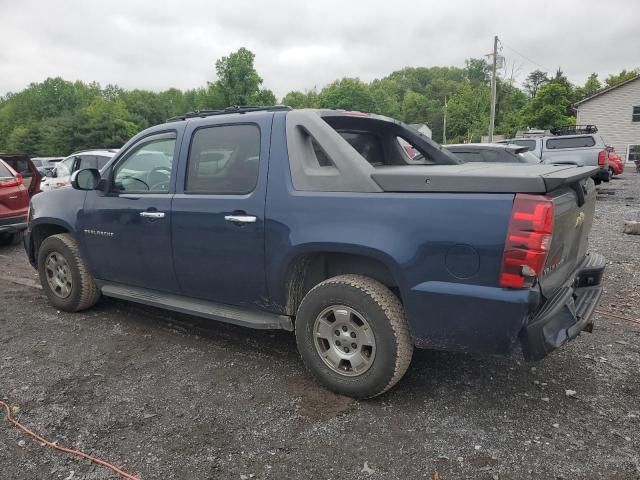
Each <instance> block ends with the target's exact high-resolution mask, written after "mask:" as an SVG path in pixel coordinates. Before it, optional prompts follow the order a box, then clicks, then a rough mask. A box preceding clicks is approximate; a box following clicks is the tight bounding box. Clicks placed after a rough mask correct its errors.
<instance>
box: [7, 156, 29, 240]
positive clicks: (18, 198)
mask: <svg viewBox="0 0 640 480" xmlns="http://www.w3.org/2000/svg"><path fill="white" fill-rule="evenodd" d="M28 208H29V191H28V190H27V188H26V187H25V186H24V185H23V183H22V175H20V174H19V173H18V172H16V171H15V170H14V169H13V168H12V167H11V166H10V165H9V164H8V163H7V162H5V161H3V160H0V245H7V244H17V243H19V242H20V241H21V240H22V234H23V232H24V230H25V229H26V228H27V210H28Z"/></svg>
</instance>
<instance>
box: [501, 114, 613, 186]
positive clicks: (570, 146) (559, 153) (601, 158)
mask: <svg viewBox="0 0 640 480" xmlns="http://www.w3.org/2000/svg"><path fill="white" fill-rule="evenodd" d="M597 132H598V129H597V127H596V126H595V125H571V126H569V127H559V128H555V129H551V130H550V132H549V133H543V134H524V135H523V136H521V137H516V138H510V139H508V140H502V141H501V142H499V143H511V144H516V145H521V146H523V147H527V148H528V149H529V151H530V152H531V153H533V154H534V155H535V156H536V157H538V158H539V159H540V160H541V161H542V163H552V164H566V163H568V164H572V165H580V166H589V167H591V166H592V167H598V170H597V171H596V172H595V173H594V175H593V176H592V178H593V180H594V181H595V183H596V185H598V184H600V183H601V182H608V181H609V152H608V151H607V147H606V145H605V143H604V140H603V139H602V137H601V136H600V135H599V134H598V133H597Z"/></svg>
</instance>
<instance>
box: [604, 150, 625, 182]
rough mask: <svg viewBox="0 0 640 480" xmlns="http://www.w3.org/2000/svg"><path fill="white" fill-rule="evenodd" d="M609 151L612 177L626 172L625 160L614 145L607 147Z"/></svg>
mask: <svg viewBox="0 0 640 480" xmlns="http://www.w3.org/2000/svg"><path fill="white" fill-rule="evenodd" d="M607 150H608V152H609V174H610V176H611V177H613V176H614V175H622V174H623V173H624V162H623V161H622V159H621V158H620V156H619V155H618V154H617V153H616V151H615V149H614V148H613V147H608V148H607Z"/></svg>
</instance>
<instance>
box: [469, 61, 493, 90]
mask: <svg viewBox="0 0 640 480" xmlns="http://www.w3.org/2000/svg"><path fill="white" fill-rule="evenodd" d="M464 72H465V77H466V78H467V80H468V81H469V83H471V84H472V85H487V84H488V83H489V80H490V78H491V77H490V75H491V67H490V66H489V64H488V63H487V61H486V60H485V59H484V58H469V59H467V60H465V69H464Z"/></svg>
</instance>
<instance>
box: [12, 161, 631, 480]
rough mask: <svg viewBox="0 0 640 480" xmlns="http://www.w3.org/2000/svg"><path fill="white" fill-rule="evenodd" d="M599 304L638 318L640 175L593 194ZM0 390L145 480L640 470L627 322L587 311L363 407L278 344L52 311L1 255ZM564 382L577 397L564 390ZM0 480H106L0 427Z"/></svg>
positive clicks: (168, 324)
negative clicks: (531, 358) (548, 350)
mask: <svg viewBox="0 0 640 480" xmlns="http://www.w3.org/2000/svg"><path fill="white" fill-rule="evenodd" d="M598 200H599V201H598V206H597V217H596V221H595V225H594V229H593V233H592V238H591V245H592V249H593V250H595V251H598V252H600V253H603V254H604V255H605V256H607V259H608V263H609V265H608V270H607V272H606V291H605V294H604V296H603V298H602V300H601V303H600V307H599V310H600V311H602V312H610V313H615V314H618V315H622V316H625V317H631V318H636V319H638V318H639V312H640V297H639V296H638V293H637V292H638V287H639V285H640V274H639V273H638V269H639V267H640V237H634V236H628V235H623V234H622V233H621V230H622V221H623V220H624V219H627V220H640V208H639V205H640V175H638V174H635V173H627V174H625V175H624V176H623V177H622V178H621V179H614V180H613V181H612V182H611V183H610V184H608V185H605V186H603V188H601V189H600V195H599V197H598ZM0 265H2V270H1V271H0V398H2V399H4V400H5V401H8V402H9V403H11V405H14V406H16V407H18V412H17V417H18V418H19V420H20V421H22V422H23V423H25V424H26V425H28V426H29V427H31V428H33V429H35V430H36V431H37V432H40V433H41V434H43V435H45V436H47V437H49V438H52V439H55V440H57V441H58V442H59V443H60V444H61V445H64V446H71V447H73V448H77V449H82V450H85V451H88V452H90V453H92V454H94V455H97V456H100V457H102V458H105V459H107V460H109V461H111V462H112V463H114V464H116V465H118V466H120V467H121V468H123V469H124V470H127V471H130V472H133V473H136V474H139V475H140V477H141V478H142V479H144V480H147V479H163V480H169V479H227V478H229V479H245V480H246V479H250V478H254V479H284V478H292V479H306V478H309V479H311V478H313V479H316V478H317V479H327V480H328V479H340V478H349V479H358V478H364V479H413V478H423V477H426V478H432V476H433V474H434V472H435V471H436V470H437V471H438V472H439V474H440V478H442V479H460V478H474V479H476V478H477V479H483V478H486V479H527V478H534V479H555V478H564V479H582V478H589V479H590V478H606V479H633V478H640V325H638V324H634V323H630V322H627V321H624V320H620V319H616V318H613V317H607V316H604V315H602V314H597V315H596V329H595V330H594V333H593V334H586V333H585V334H583V335H581V336H580V337H579V338H578V339H577V340H576V341H574V342H572V343H571V344H570V345H568V346H566V347H565V348H563V349H562V350H560V351H558V352H556V353H555V354H553V355H551V356H550V357H548V358H546V359H545V360H543V361H541V362H538V363H535V364H527V363H524V362H522V361H521V360H520V359H519V358H518V357H516V356H513V357H512V358H497V357H489V356H474V355H462V354H451V353H443V352H429V351H417V352H416V354H415V356H414V361H413V363H412V366H411V368H410V370H409V372H408V373H407V375H406V377H405V379H404V380H403V381H402V382H401V383H400V384H399V385H398V386H397V387H396V388H395V389H393V390H392V391H391V392H389V393H388V394H386V395H384V396H383V397H382V398H378V399H375V400H373V401H366V402H357V401H353V400H351V399H348V398H344V397H339V396H336V395H333V394H331V393H328V392H326V391H324V390H322V389H320V388H319V387H317V386H316V385H315V384H314V383H313V382H312V381H311V380H310V379H309V376H308V375H307V374H306V372H305V371H304V368H303V366H302V364H301V361H300V360H299V358H298V355H297V353H296V349H295V342H294V339H293V337H292V336H291V335H290V334H286V333H280V332H277V333H271V332H257V331H250V330H245V329H241V328H236V327H231V326H226V325H221V324H216V323H213V322H207V321H201V320H198V319H195V318H192V317H187V316H181V315H175V314H171V313H166V312H163V311H159V310H155V309H151V308H147V307H144V306H137V305H134V304H129V303H126V302H120V301H115V300H102V301H101V302H100V303H99V304H98V306H97V307H96V308H94V309H92V310H90V311H88V312H86V313H82V314H75V315H71V314H66V313H62V312H58V311H56V310H55V309H52V308H51V307H49V305H48V304H47V302H46V300H45V297H44V295H43V293H42V291H41V290H40V289H38V288H35V287H34V286H33V285H34V284H35V282H34V280H35V279H36V275H35V272H34V271H33V270H32V269H31V267H30V266H29V265H28V264H27V261H26V259H25V256H24V253H23V251H22V249H21V248H2V249H0ZM565 390H574V391H575V392H576V395H575V397H574V398H569V397H567V396H566V394H565ZM0 478H2V479H3V480H4V479H7V480H9V479H29V480H31V479H57V478H61V479H65V480H72V479H107V478H116V477H114V476H113V475H112V474H111V473H110V472H109V471H107V470H106V469H104V468H102V467H98V466H94V465H92V464H90V463H88V462H86V461H82V460H78V459H75V458H72V457H69V456H66V455H63V454H59V453H56V452H53V451H51V450H49V449H47V448H44V447H41V446H39V445H38V444H37V443H35V442H33V441H31V440H30V439H28V438H27V437H25V436H23V435H22V434H21V433H20V432H19V431H18V430H16V429H15V428H12V427H10V426H9V424H8V423H7V422H5V421H4V420H0Z"/></svg>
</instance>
